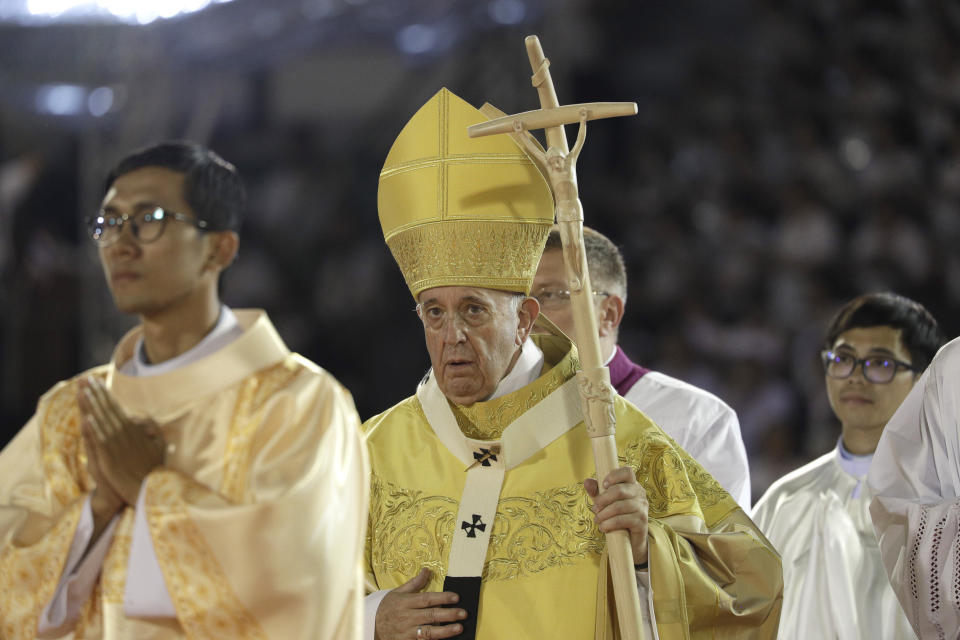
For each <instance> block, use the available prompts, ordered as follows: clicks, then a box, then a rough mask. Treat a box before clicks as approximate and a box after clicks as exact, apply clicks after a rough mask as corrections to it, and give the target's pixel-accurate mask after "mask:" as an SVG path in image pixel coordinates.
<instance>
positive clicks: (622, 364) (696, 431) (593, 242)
mask: <svg viewBox="0 0 960 640" xmlns="http://www.w3.org/2000/svg"><path fill="white" fill-rule="evenodd" d="M583 241H584V247H585V249H586V253H587V266H588V268H589V269H590V279H591V281H592V282H593V287H594V292H593V293H594V298H593V300H594V309H595V310H596V314H597V329H598V331H599V334H600V349H601V351H602V353H603V356H604V357H605V358H606V363H607V367H608V368H609V369H610V383H611V384H612V385H613V386H614V388H615V389H616V390H617V393H619V394H620V395H621V396H623V397H624V398H626V399H627V400H628V401H630V402H631V403H632V404H633V405H634V406H636V407H638V408H639V409H640V410H641V411H643V412H644V413H645V414H647V415H648V416H649V417H650V419H651V420H653V421H654V422H655V423H656V424H657V425H658V426H659V427H660V428H661V429H663V430H664V431H666V432H667V433H668V434H669V435H670V436H671V437H672V438H673V439H674V440H676V441H677V444H679V445H680V446H681V447H683V449H684V450H685V451H686V452H687V453H689V454H690V455H691V456H693V458H694V459H695V460H696V461H697V462H699V463H700V464H702V465H703V467H704V468H705V469H706V470H707V471H709V472H710V475H712V476H713V477H714V478H715V479H716V480H717V482H719V483H720V485H721V486H723V488H724V489H726V490H727V491H729V492H730V495H732V496H733V498H734V499H735V500H736V501H737V502H738V503H739V504H740V506H741V507H743V509H744V511H749V510H750V502H751V496H750V469H749V467H748V464H747V452H746V449H745V448H744V446H743V439H742V438H741V436H740V423H739V422H738V421H737V414H736V412H734V410H733V409H731V408H730V407H729V406H728V405H727V404H726V403H725V402H723V401H722V400H720V398H718V397H716V396H715V395H713V394H712V393H710V392H708V391H705V390H703V389H700V388H698V387H695V386H693V385H691V384H688V383H686V382H683V381H681V380H678V379H676V378H673V377H671V376H668V375H665V374H663V373H660V372H658V371H650V370H648V369H646V368H644V367H642V366H640V365H638V364H635V363H633V362H632V361H631V360H630V358H628V357H627V354H626V353H624V351H623V349H621V348H620V346H619V345H618V344H617V338H618V335H619V331H620V323H621V322H622V321H623V317H624V312H625V306H626V301H627V271H626V267H625V265H624V261H623V255H622V254H621V253H620V250H619V249H618V248H617V246H616V245H615V244H613V242H611V241H610V239H609V238H607V237H606V236H605V235H603V234H601V233H600V232H598V231H595V230H593V229H590V228H587V227H584V229H583ZM561 249H562V246H561V241H560V231H559V229H557V228H556V227H554V228H553V229H551V230H550V235H549V236H548V237H547V244H546V248H545V249H544V252H543V257H542V258H541V259H540V264H539V266H538V267H537V274H536V276H535V277H534V280H533V289H532V291H531V295H532V296H533V297H535V298H536V299H537V300H538V301H539V302H540V309H541V310H542V311H543V313H544V315H546V316H547V317H548V318H550V320H552V321H553V322H554V323H555V324H556V325H557V326H558V327H559V328H560V329H561V330H563V332H564V333H566V334H567V335H568V336H570V337H571V338H573V339H574V341H576V336H575V335H574V334H575V330H574V326H573V308H572V306H571V305H570V292H569V291H568V290H567V284H566V283H567V279H566V275H565V273H564V266H563V252H562V251H561Z"/></svg>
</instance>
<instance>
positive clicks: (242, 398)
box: [220, 358, 302, 502]
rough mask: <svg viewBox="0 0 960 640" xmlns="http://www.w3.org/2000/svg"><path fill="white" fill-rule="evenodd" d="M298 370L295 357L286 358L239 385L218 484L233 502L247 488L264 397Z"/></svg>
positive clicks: (239, 498)
mask: <svg viewBox="0 0 960 640" xmlns="http://www.w3.org/2000/svg"><path fill="white" fill-rule="evenodd" d="M301 370H302V367H301V366H300V365H299V364H297V362H296V360H295V359H293V358H287V359H286V360H285V361H284V362H281V363H279V364H276V365H274V366H272V367H268V368H267V369H264V370H263V371H260V372H258V373H257V374H255V375H253V376H250V377H249V378H247V379H246V380H245V381H244V382H243V384H241V385H240V390H239V392H238V394H237V401H236V404H235V405H234V411H233V418H232V419H231V421H230V429H229V432H228V435H227V444H226V447H225V448H224V455H223V460H224V465H223V481H222V483H221V487H220V493H222V494H223V495H224V496H226V497H227V498H228V499H230V500H232V501H233V502H242V501H243V498H244V494H245V493H246V490H247V476H248V472H249V470H250V456H251V453H252V452H251V446H252V445H253V438H254V435H255V434H256V432H257V427H259V426H260V425H261V424H262V423H263V413H264V411H265V410H266V409H265V402H266V400H267V399H268V398H270V397H272V396H273V395H274V394H275V393H276V392H277V391H278V390H279V389H281V388H283V387H285V386H287V385H288V384H289V383H290V381H291V380H293V379H294V378H296V377H297V375H298V374H299V373H300V371H301Z"/></svg>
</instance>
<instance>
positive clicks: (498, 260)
mask: <svg viewBox="0 0 960 640" xmlns="http://www.w3.org/2000/svg"><path fill="white" fill-rule="evenodd" d="M549 233H550V223H545V224H540V225H534V224H528V223H524V224H521V223H516V224H514V223H507V222H502V221H497V222H488V221H476V220H446V221H443V222H436V223H429V224H424V225H420V226H417V227H413V228H411V229H407V230H405V231H401V232H400V233H398V234H396V235H394V236H393V237H391V238H390V239H389V240H387V245H388V246H389V247H390V251H391V253H393V257H394V259H395V260H396V261H397V265H399V267H400V271H402V272H403V277H404V279H405V280H406V282H407V286H408V287H409V288H410V292H411V293H413V295H414V297H416V296H417V295H418V294H419V293H420V292H421V291H424V290H426V289H430V288H432V287H443V286H463V287H486V288H490V289H500V290H503V291H515V292H517V293H528V292H529V291H530V287H531V285H532V284H533V277H534V275H536V273H537V265H538V264H539V259H540V255H541V253H542V252H543V246H544V244H545V243H546V240H547V235H548V234H549Z"/></svg>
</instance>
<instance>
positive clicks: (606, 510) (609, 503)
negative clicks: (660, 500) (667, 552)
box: [583, 467, 649, 564]
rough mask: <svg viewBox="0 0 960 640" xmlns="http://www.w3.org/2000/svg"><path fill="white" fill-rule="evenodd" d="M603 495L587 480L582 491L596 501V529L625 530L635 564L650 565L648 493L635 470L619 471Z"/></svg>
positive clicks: (610, 477) (607, 482)
mask: <svg viewBox="0 0 960 640" xmlns="http://www.w3.org/2000/svg"><path fill="white" fill-rule="evenodd" d="M603 487H604V490H603V493H600V491H599V486H598V485H597V481H596V480H594V479H593V478H587V479H586V480H584V481H583V488H584V489H586V491H587V495H588V496H590V499H591V500H593V506H592V507H590V509H591V510H592V511H593V512H594V514H596V516H595V520H596V522H597V528H599V529H600V531H602V532H603V533H607V532H609V531H617V530H619V529H626V530H627V531H629V532H630V546H631V547H633V563H634V564H646V563H647V510H648V508H649V505H648V504H647V492H646V491H644V490H643V487H641V486H640V483H638V482H637V477H636V476H635V475H634V472H633V469H631V468H630V467H620V468H619V469H614V470H613V471H611V472H610V473H609V474H608V475H607V477H606V478H605V479H604V481H603Z"/></svg>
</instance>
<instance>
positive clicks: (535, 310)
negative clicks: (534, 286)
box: [517, 296, 540, 345]
mask: <svg viewBox="0 0 960 640" xmlns="http://www.w3.org/2000/svg"><path fill="white" fill-rule="evenodd" d="M517 316H518V319H519V321H520V322H519V325H518V327H517V344H518V345H521V344H523V341H524V340H526V339H527V337H528V336H529V335H530V332H531V331H532V330H533V323H534V322H536V321H537V318H538V317H539V316H540V303H539V302H537V299H536V298H531V297H530V296H527V297H526V298H524V299H523V302H521V303H520V306H519V307H517Z"/></svg>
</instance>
